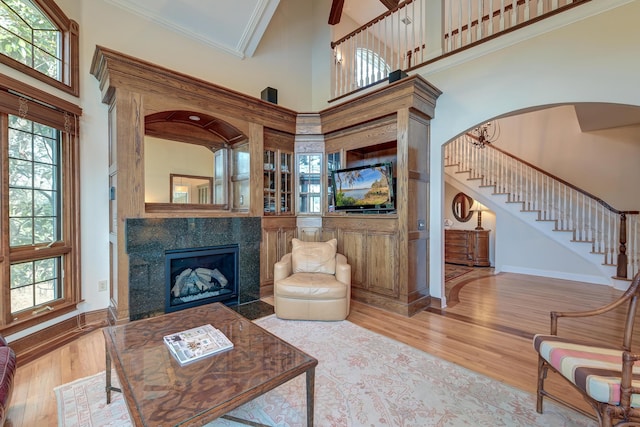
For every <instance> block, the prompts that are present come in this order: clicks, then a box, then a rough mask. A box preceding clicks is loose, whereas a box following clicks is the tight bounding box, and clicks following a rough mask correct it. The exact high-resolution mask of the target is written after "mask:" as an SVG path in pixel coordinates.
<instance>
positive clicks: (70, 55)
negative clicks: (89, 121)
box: [0, 0, 80, 97]
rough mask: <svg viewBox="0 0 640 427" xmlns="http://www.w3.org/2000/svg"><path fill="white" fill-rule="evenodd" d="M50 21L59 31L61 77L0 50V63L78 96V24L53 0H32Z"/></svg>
mask: <svg viewBox="0 0 640 427" xmlns="http://www.w3.org/2000/svg"><path fill="white" fill-rule="evenodd" d="M32 2H33V3H34V4H35V5H36V6H37V7H38V8H40V10H41V11H42V13H44V14H45V15H46V16H47V17H48V18H49V20H50V21H51V23H52V24H53V25H55V26H56V27H57V28H58V29H59V30H60V32H61V35H62V43H61V46H60V47H61V55H60V56H61V58H62V70H61V72H62V79H61V80H56V79H54V78H52V77H50V76H47V75H46V74H43V73H41V72H39V71H37V70H36V69H34V68H32V67H30V66H28V65H26V64H23V63H22V62H20V61H17V60H15V59H13V58H11V57H9V56H7V55H5V54H4V53H2V52H0V63H2V64H4V65H6V66H8V67H11V68H13V69H15V70H18V71H20V72H21V73H23V74H26V75H28V76H30V77H33V78H34V79H36V80H40V81H41V82H44V83H46V84H48V85H50V86H52V87H54V88H56V89H59V90H61V91H64V92H66V93H69V94H71V95H74V96H76V97H77V96H80V71H79V70H80V64H79V62H80V43H79V41H80V37H79V25H78V23H77V22H75V21H74V20H72V19H69V18H68V17H67V16H66V15H65V14H64V12H63V11H62V10H61V9H60V7H58V5H57V4H56V3H55V1H54V0H32Z"/></svg>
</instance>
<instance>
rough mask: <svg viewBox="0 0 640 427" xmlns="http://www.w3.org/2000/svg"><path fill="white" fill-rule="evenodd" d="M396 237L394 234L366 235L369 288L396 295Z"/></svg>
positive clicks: (380, 292) (377, 291)
mask: <svg viewBox="0 0 640 427" xmlns="http://www.w3.org/2000/svg"><path fill="white" fill-rule="evenodd" d="M397 247H398V243H397V239H396V236H395V235H394V234H382V233H369V234H368V235H367V252H366V259H367V283H368V285H369V290H371V291H373V292H376V293H379V294H384V295H392V296H396V295H397V294H398V285H397V275H396V260H397V251H398V250H397Z"/></svg>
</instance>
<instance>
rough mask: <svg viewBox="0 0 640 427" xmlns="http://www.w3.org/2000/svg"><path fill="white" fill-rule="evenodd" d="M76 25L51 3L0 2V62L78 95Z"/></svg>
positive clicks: (27, 0) (35, 0)
mask: <svg viewBox="0 0 640 427" xmlns="http://www.w3.org/2000/svg"><path fill="white" fill-rule="evenodd" d="M78 45H79V43H78V25H77V24H76V23H75V22H74V21H72V20H70V19H68V18H67V17H66V16H65V15H64V13H63V12H62V11H61V10H60V9H59V8H58V6H57V5H56V4H55V3H54V1H53V0H0V53H1V54H2V55H0V62H2V63H4V64H5V65H8V66H10V67H12V68H15V69H17V70H19V71H21V72H23V73H25V74H28V75H30V76H31V77H34V78H36V79H39V80H41V81H44V82H46V83H48V84H50V85H52V86H54V87H56V88H58V89H61V90H64V91H65V92H68V93H71V94H73V95H76V96H78V95H79V92H78V79H79V75H78V61H79V54H78V51H79V48H78Z"/></svg>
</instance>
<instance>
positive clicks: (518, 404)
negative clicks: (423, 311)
mask: <svg viewBox="0 0 640 427" xmlns="http://www.w3.org/2000/svg"><path fill="white" fill-rule="evenodd" d="M256 323H257V324H259V325H260V326H262V327H264V328H265V329H267V330H269V331H271V332H272V333H274V334H276V335H278V336H279V337H281V338H283V339H285V340H286V341H288V342H290V343H292V344H294V345H295V346H297V347H299V348H300V349H302V350H304V351H306V352H307V353H309V354H311V355H312V356H314V357H316V358H317V359H318V361H319V363H318V367H317V368H316V394H315V396H316V403H315V405H316V406H315V424H316V425H317V426H320V427H340V426H344V427H350V426H353V427H365V426H368V427H373V426H376V427H377V426H393V427H402V426H406V427H409V426H412V427H413V426H420V427H426V426H454V427H455V426H474V427H478V426H491V427H496V426H509V427H517V426H522V427H524V426H526V427H532V426H545V427H546V426H555V427H559V426H567V427H569V426H571V427H576V426H594V425H595V424H594V423H593V422H592V421H591V420H589V419H587V418H586V417H583V416H581V415H580V414H577V413H575V412H573V411H570V410H568V409H565V408H563V407H560V406H557V405H554V404H553V403H552V402H549V401H546V402H545V413H544V414H538V413H536V411H535V397H534V396H533V395H531V394H528V393H526V392H523V391H520V390H518V389H515V388H512V387H510V386H507V385H505V384H503V383H500V382H498V381H495V380H492V379H490V378H487V377H485V376H482V375H479V374H476V373H474V372H472V371H469V370H467V369H465V368H462V367H460V366H458V365H456V364H453V363H450V362H447V361H445V360H442V359H439V358H437V357H435V356H432V355H430V354H428V353H425V352H423V351H420V350H417V349H415V348H413V347H410V346H407V345H405V344H402V343H400V342H397V341H394V340H392V339H389V338H387V337H384V336H382V335H379V334H376V333H373V332H371V331H368V330H367V329H364V328H362V327H359V326H357V325H355V324H353V323H350V322H348V321H342V322H310V321H306V322H305V321H286V320H281V319H278V318H277V317H275V316H269V317H266V318H263V319H259V320H257V321H256ZM532 381H535V378H532ZM104 387H105V377H104V372H102V373H100V374H97V375H94V376H92V377H88V378H83V379H81V380H77V381H74V382H73V383H70V384H65V385H62V386H60V387H58V388H56V389H55V394H56V398H57V402H58V415H59V425H60V426H64V427H72V426H73V427H79V426H82V427H98V426H118V427H124V426H130V425H131V422H130V421H129V418H128V414H127V409H126V407H125V403H124V401H123V399H122V395H121V394H120V393H112V397H113V401H112V403H111V404H110V405H106V403H105V393H104ZM231 415H234V416H236V417H239V418H244V419H247V420H251V421H254V422H261V423H264V424H267V425H273V426H282V427H293V426H296V427H297V426H304V425H305V421H306V420H305V416H306V406H305V381H304V375H302V376H300V377H298V378H295V379H294V380H292V381H290V382H288V383H286V384H284V385H282V386H280V387H278V388H277V389H275V390H272V391H270V392H269V393H267V394H265V395H263V396H262V397H260V398H258V399H255V400H254V401H252V402H250V403H248V404H246V405H243V406H241V407H240V408H238V409H236V410H235V411H233V412H232V413H231ZM239 425H240V424H237V423H234V422H233V421H228V420H223V419H219V420H216V421H214V422H212V423H209V424H208V425H207V426H208V427H214V426H215V427H218V426H239Z"/></svg>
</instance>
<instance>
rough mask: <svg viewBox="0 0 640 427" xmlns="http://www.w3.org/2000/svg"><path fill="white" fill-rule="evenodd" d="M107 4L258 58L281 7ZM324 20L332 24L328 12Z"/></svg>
mask: <svg viewBox="0 0 640 427" xmlns="http://www.w3.org/2000/svg"><path fill="white" fill-rule="evenodd" d="M106 1H108V2H109V3H112V4H114V5H116V6H118V7H121V8H123V9H125V10H127V11H129V12H131V13H134V14H136V15H139V16H141V17H143V18H145V19H149V20H151V21H153V22H156V23H158V24H160V25H162V26H164V27H166V28H168V29H169V30H171V31H175V32H177V33H181V34H183V35H185V36H187V37H191V38H193V39H195V40H199V41H200V42H203V43H205V44H207V45H210V46H213V47H215V48H217V49H221V50H223V51H226V52H228V53H231V54H233V55H236V56H238V57H240V58H245V57H251V56H252V55H253V53H254V52H255V50H256V48H257V47H258V44H259V42H260V39H261V38H262V36H263V35H264V32H265V30H266V29H267V26H268V25H269V21H270V20H271V18H272V17H273V14H274V13H275V11H276V8H277V7H278V4H279V3H280V0H106ZM297 1H306V0H297ZM386 11H387V9H386V7H385V6H384V5H383V4H382V2H380V1H379V0H345V2H344V7H343V9H342V12H343V14H344V15H348V16H349V17H350V18H351V19H353V20H354V21H355V22H356V23H357V24H359V25H363V24H366V23H367V22H369V21H371V20H372V19H374V18H375V17H377V16H379V15H381V14H383V13H384V12H386ZM324 19H326V20H327V21H328V19H329V10H326V17H324ZM327 25H328V24H327ZM354 29H355V28H354ZM576 115H577V116H578V120H579V122H580V126H581V128H582V130H583V131H585V132H586V131H594V130H600V129H608V128H612V127H619V126H629V125H638V124H640V108H638V107H630V106H614V105H606V104H588V103H586V104H578V105H576Z"/></svg>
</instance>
